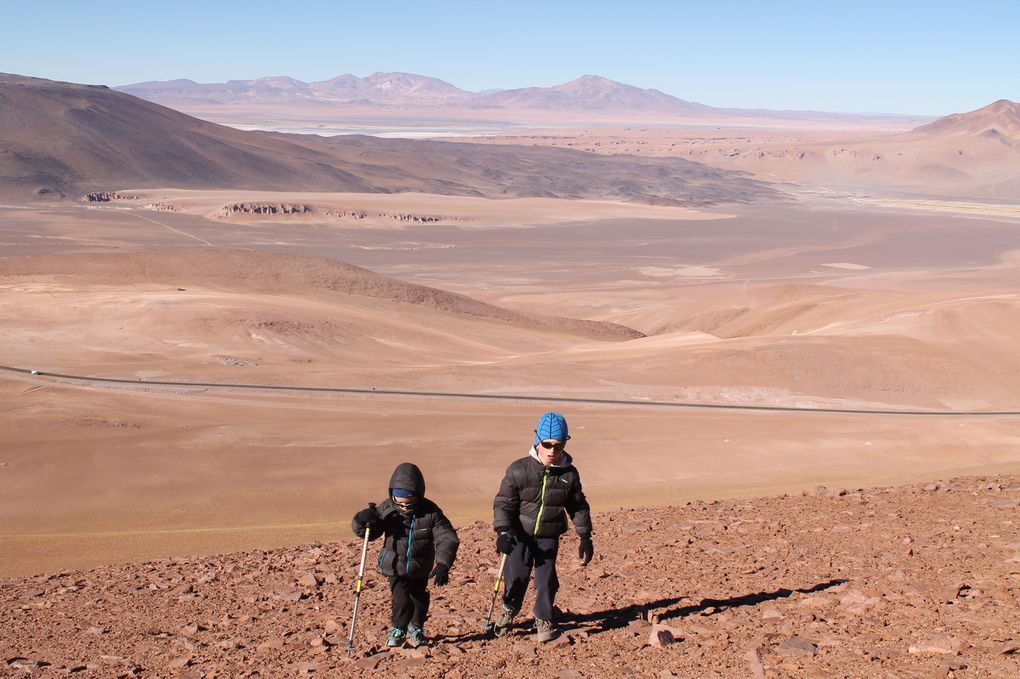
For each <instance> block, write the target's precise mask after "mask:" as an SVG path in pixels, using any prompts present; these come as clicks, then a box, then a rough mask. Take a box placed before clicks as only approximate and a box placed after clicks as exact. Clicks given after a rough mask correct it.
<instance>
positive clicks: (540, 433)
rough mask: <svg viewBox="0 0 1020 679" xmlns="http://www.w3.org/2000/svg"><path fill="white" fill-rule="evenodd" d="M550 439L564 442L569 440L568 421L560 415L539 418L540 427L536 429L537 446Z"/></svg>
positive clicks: (550, 414) (549, 414) (548, 414)
mask: <svg viewBox="0 0 1020 679" xmlns="http://www.w3.org/2000/svg"><path fill="white" fill-rule="evenodd" d="M548 439H556V440H557V441H564V442H565V441H566V440H567V420H566V418H564V417H563V416H562V415H560V414H559V413H546V414H545V415H543V416H542V417H540V418H538V426H537V427H535V444H536V445H537V444H538V443H540V442H542V441H546V440H548Z"/></svg>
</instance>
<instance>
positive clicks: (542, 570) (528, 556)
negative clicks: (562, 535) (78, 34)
mask: <svg viewBox="0 0 1020 679" xmlns="http://www.w3.org/2000/svg"><path fill="white" fill-rule="evenodd" d="M559 550H560V539H559V538H526V539H523V540H519V541H518V542H517V543H516V544H515V545H514V548H513V551H512V552H510V554H509V556H507V558H506V572H505V573H504V577H505V578H506V585H505V587H504V590H503V603H504V604H505V605H506V607H507V608H510V609H513V610H514V611H519V610H521V604H523V603H524V593H525V592H526V591H527V589H528V580H530V579H531V573H532V571H534V573H535V608H534V609H533V612H534V613H535V618H536V619H538V620H552V619H553V603H555V601H556V591H557V590H559V588H560V579H559V578H558V577H557V576H556V554H557V553H558V552H559Z"/></svg>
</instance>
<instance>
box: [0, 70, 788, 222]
mask: <svg viewBox="0 0 1020 679" xmlns="http://www.w3.org/2000/svg"><path fill="white" fill-rule="evenodd" d="M125 186H131V187H135V188H147V187H149V188H167V187H174V188H227V187H229V188H250V189H264V190H270V189H272V190H301V191H331V192H337V191H342V192H382V193H393V192H426V193H436V194H446V195H471V196H488V197H514V196H548V197H563V198H586V197H589V198H599V199H617V200H639V201H644V202H650V201H655V202H662V201H666V202H671V203H673V204H678V205H680V204H711V203H719V202H733V201H749V200H753V199H760V198H764V197H772V196H775V195H776V194H775V192H774V191H773V190H771V189H770V188H768V187H767V185H765V184H763V183H761V182H757V181H753V180H750V179H747V178H744V177H742V176H739V175H736V174H734V173H730V172H726V171H720V170H713V169H710V168H707V167H705V166H702V165H699V164H697V163H692V162H689V161H685V160H680V159H646V158H635V157H620V158H612V159H610V158H606V157H604V156H599V155H596V154H590V153H583V152H579V151H571V150H566V149H548V148H535V149H532V148H520V147H506V148H493V147H483V146H478V145H472V144H464V143H452V142H429V141H413V140H404V139H388V140H386V139H375V138H367V137H337V138H331V139H325V138H322V137H317V136H313V135H287V134H267V133H259V132H245V131H241V130H237V129H233V128H229V127H224V126H221V125H215V124H213V123H208V122H205V121H202V120H198V119H196V118H191V117H189V116H186V115H184V114H182V113H178V112H177V111H174V110H172V109H168V108H165V107H163V106H159V105H157V104H153V103H150V102H147V101H144V100H142V99H138V98H136V97H133V96H131V95H128V94H124V93H123V92H117V91H113V90H110V89H109V88H106V87H99V86H88V85H75V84H70V83H59V82H54V81H50V80H42V79H38V78H25V77H21V76H14V75H0V193H7V194H12V193H13V194H21V195H25V194H32V193H36V194H39V193H41V194H54V193H62V194H69V193H73V192H87V191H106V190H116V189H118V188H123V187H125Z"/></svg>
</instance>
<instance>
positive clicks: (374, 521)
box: [354, 505, 379, 535]
mask: <svg viewBox="0 0 1020 679" xmlns="http://www.w3.org/2000/svg"><path fill="white" fill-rule="evenodd" d="M354 525H355V526H357V527H358V528H360V530H359V531H358V532H359V533H360V534H361V535H364V534H365V529H366V528H367V529H368V530H369V531H370V532H371V533H378V532H379V514H378V513H377V512H376V511H375V506H374V505H370V506H368V507H366V508H365V509H362V510H361V511H360V512H358V513H357V514H355V515H354Z"/></svg>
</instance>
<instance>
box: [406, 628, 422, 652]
mask: <svg viewBox="0 0 1020 679" xmlns="http://www.w3.org/2000/svg"><path fill="white" fill-rule="evenodd" d="M407 643H408V645H409V646H410V647H411V648H418V647H419V646H421V645H422V644H424V643H425V630H423V629H422V628H421V627H415V626H414V625H411V626H410V627H408V628H407Z"/></svg>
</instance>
